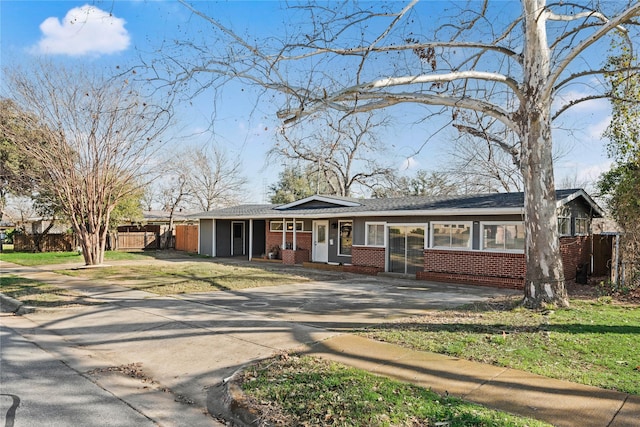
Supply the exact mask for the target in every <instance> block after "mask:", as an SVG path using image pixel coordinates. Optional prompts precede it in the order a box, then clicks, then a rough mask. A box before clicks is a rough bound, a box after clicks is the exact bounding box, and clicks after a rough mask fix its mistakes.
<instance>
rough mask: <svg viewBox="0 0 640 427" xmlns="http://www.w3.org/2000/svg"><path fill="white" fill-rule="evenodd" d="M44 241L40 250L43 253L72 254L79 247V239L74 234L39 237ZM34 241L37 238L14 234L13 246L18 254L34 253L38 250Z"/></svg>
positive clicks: (30, 235) (29, 235)
mask: <svg viewBox="0 0 640 427" xmlns="http://www.w3.org/2000/svg"><path fill="white" fill-rule="evenodd" d="M39 237H40V238H41V239H42V240H41V242H40V249H41V250H42V252H58V251H63V252H65V251H66V252H70V251H73V250H75V248H76V247H77V246H78V242H77V239H76V238H75V236H74V235H73V234H69V233H64V234H45V235H44V236H39ZM34 239H36V236H34V235H32V234H18V233H16V234H14V236H13V244H14V250H15V251H16V252H33V251H35V250H36V244H35V241H34Z"/></svg>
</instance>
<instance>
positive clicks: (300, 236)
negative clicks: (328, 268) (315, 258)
mask: <svg viewBox="0 0 640 427" xmlns="http://www.w3.org/2000/svg"><path fill="white" fill-rule="evenodd" d="M286 237H287V239H286V241H287V243H293V233H292V232H287V236H286ZM311 239H312V237H311V233H301V232H297V233H296V246H297V249H306V250H308V251H311ZM274 246H278V247H280V246H282V232H281V231H269V230H267V236H266V248H267V252H269V251H270V250H271V248H272V247H274ZM281 249H282V248H281Z"/></svg>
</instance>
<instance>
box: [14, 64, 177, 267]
mask: <svg viewBox="0 0 640 427" xmlns="http://www.w3.org/2000/svg"><path fill="white" fill-rule="evenodd" d="M4 75H5V76H6V83H7V85H8V87H9V93H10V94H11V97H12V100H13V101H14V102H15V104H16V105H17V107H18V108H19V109H20V111H24V112H26V114H23V115H21V116H20V117H19V118H18V120H19V122H20V126H21V127H23V128H24V129H27V130H33V132H31V133H30V134H29V133H25V132H20V133H19V132H14V130H15V128H16V127H15V126H4V124H3V129H2V130H3V132H4V133H5V134H6V135H9V137H10V138H13V139H14V140H15V141H16V142H17V143H18V145H19V146H20V147H21V149H22V150H24V151H25V152H26V153H28V154H29V155H30V156H33V157H35V158H37V159H38V160H39V162H40V163H41V164H42V166H43V168H44V169H45V170H46V174H47V181H46V182H45V183H43V185H45V184H46V189H47V191H49V192H50V193H51V194H52V195H53V196H54V197H55V199H56V200H57V201H58V202H59V204H60V206H61V209H62V211H63V212H64V214H65V216H66V217H68V218H69V220H70V221H71V223H72V225H73V228H74V229H75V231H76V232H77V233H78V235H79V238H80V241H81V245H82V249H83V255H84V260H85V263H86V264H87V265H93V264H100V263H102V262H103V259H104V249H105V243H106V235H107V231H108V224H109V218H110V215H111V212H112V211H113V209H114V207H115V206H116V205H117V203H118V202H119V201H120V200H122V199H123V198H124V197H126V196H128V195H130V194H132V193H133V192H135V191H136V190H137V189H138V188H139V185H142V183H144V182H145V180H144V179H143V177H144V176H145V173H149V172H150V171H149V170H147V169H145V167H146V165H147V163H148V160H149V159H150V157H151V156H152V155H153V154H154V152H155V151H154V149H155V148H156V147H157V146H158V143H159V142H161V141H160V139H159V138H160V135H161V133H162V131H163V130H165V129H166V127H167V126H168V124H169V120H170V117H171V114H170V111H169V110H168V109H167V108H165V107H162V106H160V105H157V104H155V103H153V102H152V101H151V100H150V99H148V98H146V97H144V96H143V95H142V94H141V93H140V91H139V90H138V88H137V87H135V85H133V84H132V83H130V82H128V81H127V80H125V79H123V80H109V79H107V78H106V77H105V76H104V75H102V74H100V73H97V72H95V71H93V72H92V71H90V70H87V69H81V68H78V67H75V66H74V68H71V67H64V66H61V65H54V64H53V63H51V62H48V63H47V62H41V63H38V64H35V65H34V66H32V67H30V68H29V69H28V70H27V69H20V68H14V69H12V70H4ZM138 183H140V184H138Z"/></svg>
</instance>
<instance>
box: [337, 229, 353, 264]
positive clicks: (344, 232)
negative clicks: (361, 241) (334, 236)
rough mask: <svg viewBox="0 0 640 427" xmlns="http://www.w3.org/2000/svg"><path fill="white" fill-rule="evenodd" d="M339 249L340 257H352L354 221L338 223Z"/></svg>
mask: <svg viewBox="0 0 640 427" xmlns="http://www.w3.org/2000/svg"><path fill="white" fill-rule="evenodd" d="M338 232H339V233H340V235H339V247H338V255H345V256H351V245H352V244H353V221H338Z"/></svg>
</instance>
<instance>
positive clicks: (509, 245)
mask: <svg viewBox="0 0 640 427" xmlns="http://www.w3.org/2000/svg"><path fill="white" fill-rule="evenodd" d="M482 249H483V250H499V251H523V250H524V223H522V222H517V223H485V224H482Z"/></svg>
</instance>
